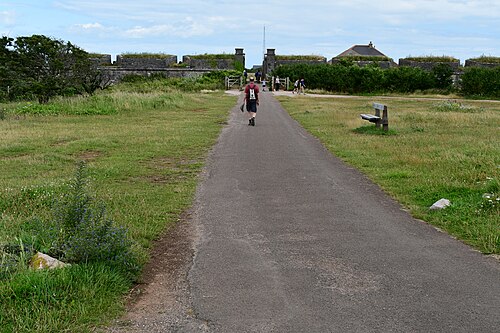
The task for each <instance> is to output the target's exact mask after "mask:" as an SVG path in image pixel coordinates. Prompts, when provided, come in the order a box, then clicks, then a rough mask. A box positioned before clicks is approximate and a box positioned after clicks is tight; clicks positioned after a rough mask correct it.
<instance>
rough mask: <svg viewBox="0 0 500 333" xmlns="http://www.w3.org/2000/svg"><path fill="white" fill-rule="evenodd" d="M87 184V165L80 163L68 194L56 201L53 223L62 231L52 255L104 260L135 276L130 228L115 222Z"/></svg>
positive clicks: (80, 260)
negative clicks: (128, 229)
mask: <svg viewBox="0 0 500 333" xmlns="http://www.w3.org/2000/svg"><path fill="white" fill-rule="evenodd" d="M85 187H86V178H85V165H84V163H80V164H79V165H78V168H77V171H76V176H75V179H74V180H73V181H72V182H71V184H70V189H69V191H68V193H66V194H64V195H63V197H62V198H61V199H60V200H59V201H58V202H56V203H55V209H54V216H53V223H54V224H55V226H56V228H57V229H56V230H59V233H58V235H57V238H56V239H55V240H54V242H53V246H52V248H51V250H50V253H49V254H50V255H52V256H54V257H56V258H58V259H60V260H62V261H65V262H69V263H104V264H106V265H109V266H112V267H114V268H116V269H118V270H120V271H122V272H123V273H125V274H126V275H127V276H129V277H130V278H134V277H136V275H137V274H138V272H139V264H138V258H137V256H136V254H135V253H134V252H133V250H132V246H133V244H132V241H131V240H130V239H129V238H128V237H127V231H126V230H125V229H124V228H121V227H117V226H115V225H114V222H113V220H112V219H111V218H109V217H108V216H107V215H106V207H105V205H104V203H102V202H97V201H96V200H95V199H94V198H92V197H91V196H90V195H89V194H88V193H87V191H86V188H85Z"/></svg>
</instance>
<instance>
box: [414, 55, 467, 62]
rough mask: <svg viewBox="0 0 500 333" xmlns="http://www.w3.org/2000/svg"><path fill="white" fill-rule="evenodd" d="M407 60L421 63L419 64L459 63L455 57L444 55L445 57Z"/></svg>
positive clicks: (423, 57)
mask: <svg viewBox="0 0 500 333" xmlns="http://www.w3.org/2000/svg"><path fill="white" fill-rule="evenodd" d="M404 59H405V60H411V61H419V62H457V61H458V59H457V58H455V57H451V56H447V55H443V56H432V55H430V56H420V57H411V56H410V57H406V58H404Z"/></svg>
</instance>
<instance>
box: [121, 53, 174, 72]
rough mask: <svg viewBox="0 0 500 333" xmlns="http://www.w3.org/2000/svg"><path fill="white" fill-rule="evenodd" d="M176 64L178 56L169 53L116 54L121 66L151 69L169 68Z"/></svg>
mask: <svg viewBox="0 0 500 333" xmlns="http://www.w3.org/2000/svg"><path fill="white" fill-rule="evenodd" d="M174 64H177V56H173V55H167V56H158V57H154V56H151V57H150V56H144V57H141V56H140V55H133V56H126V55H125V56H123V55H118V56H116V62H115V65H116V66H118V67H121V68H135V69H138V68H149V69H163V68H168V67H170V66H172V65H174Z"/></svg>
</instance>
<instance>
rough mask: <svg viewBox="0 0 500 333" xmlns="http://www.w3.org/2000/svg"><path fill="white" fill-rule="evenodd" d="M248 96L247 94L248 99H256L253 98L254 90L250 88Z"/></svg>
mask: <svg viewBox="0 0 500 333" xmlns="http://www.w3.org/2000/svg"><path fill="white" fill-rule="evenodd" d="M248 94H249V99H256V97H255V89H254V88H250V89H249V90H248Z"/></svg>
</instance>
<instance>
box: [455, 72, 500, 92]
mask: <svg viewBox="0 0 500 333" xmlns="http://www.w3.org/2000/svg"><path fill="white" fill-rule="evenodd" d="M461 93H462V94H463V95H465V96H471V97H472V96H478V97H492V98H500V66H499V67H495V68H482V67H469V68H466V69H465V72H464V74H463V75H462V84H461Z"/></svg>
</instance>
